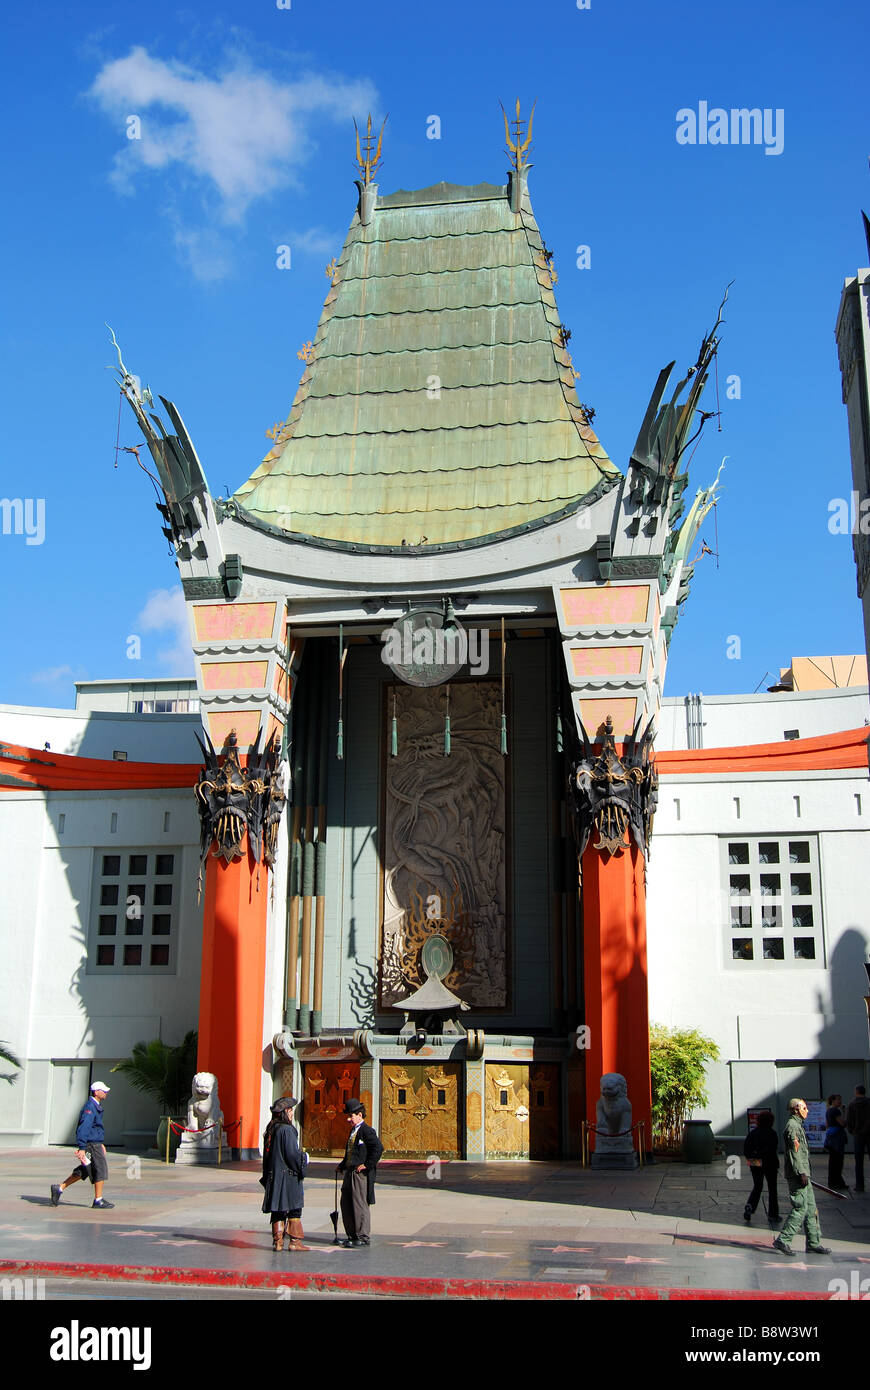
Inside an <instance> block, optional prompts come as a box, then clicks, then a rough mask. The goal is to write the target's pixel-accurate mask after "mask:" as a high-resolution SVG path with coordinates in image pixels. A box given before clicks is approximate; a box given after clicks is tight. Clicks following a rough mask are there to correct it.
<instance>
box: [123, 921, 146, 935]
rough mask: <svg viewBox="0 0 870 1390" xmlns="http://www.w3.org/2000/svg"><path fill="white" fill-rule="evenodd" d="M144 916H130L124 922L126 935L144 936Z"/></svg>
mask: <svg viewBox="0 0 870 1390" xmlns="http://www.w3.org/2000/svg"><path fill="white" fill-rule="evenodd" d="M142 934H143V933H142V918H141V917H128V918H127V920H126V922H125V924H124V935H125V936H142Z"/></svg>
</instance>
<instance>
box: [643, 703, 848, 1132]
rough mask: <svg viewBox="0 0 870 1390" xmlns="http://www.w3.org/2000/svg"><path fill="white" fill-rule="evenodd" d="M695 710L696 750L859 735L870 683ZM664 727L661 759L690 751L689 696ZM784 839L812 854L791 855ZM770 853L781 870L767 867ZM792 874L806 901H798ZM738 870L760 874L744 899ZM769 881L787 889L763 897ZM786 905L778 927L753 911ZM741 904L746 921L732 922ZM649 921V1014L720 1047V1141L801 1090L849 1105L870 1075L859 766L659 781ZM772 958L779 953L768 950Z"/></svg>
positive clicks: (713, 1115) (716, 1104) (715, 1070)
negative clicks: (745, 947) (807, 923)
mask: <svg viewBox="0 0 870 1390" xmlns="http://www.w3.org/2000/svg"><path fill="white" fill-rule="evenodd" d="M702 716H703V719H704V721H705V722H704V725H703V746H704V747H705V748H713V747H716V748H719V747H726V748H727V747H733V746H746V745H752V744H759V743H782V741H783V735H784V733H785V732H786V731H787V730H793V729H796V728H797V729H799V730H800V736H801V738H808V737H816V736H818V735H820V734H823V733H826V732H841V731H845V730H847V729H855V728H859V729H860V728H861V727H862V726H863V725H864V724H865V723H866V722H867V720H868V717H870V705H868V694H867V688H866V687H858V688H852V689H846V690H840V691H831V692H815V691H812V692H806V693H791V692H778V693H775V694H766V695H755V696H719V697H713V698H712V699H708V698H706V697H705V698H704V700H703V702H702ZM661 725H662V731H661V735H660V737H659V739H658V741H657V748H658V751H660V752H661V751H662V750H663V749H665V748H668V747H672V748H685V747H686V745H687V732H686V718H685V702H684V700H682V699H676V700H675V699H669V700H666V701H665V705H664V708H663V710H662V721H661ZM760 846H761V847H764V848H763V849H760V848H759V847H760ZM790 846H792V847H794V852H795V853H796V854H804V853H808V854H809V856H810V860H809V861H808V862H807V863H806V864H804V863H797V862H789V847H790ZM804 846H808V850H804V849H803V847H804ZM729 848H731V849H732V850H733V857H734V858H737V857H739V856H741V855H743V854H744V853H746V851H747V850H748V854H747V863H746V865H742V864H738V863H729V858H731V857H732V856H731V855H729ZM776 854H778V855H779V862H776V863H774V862H769V863H766V864H760V863H759V862H758V860H759V858H760V857H761V856H766V857H767V858H768V859H769V860H771V861H772V860H773V857H774V855H776ZM753 861H754V864H753ZM810 861H811V862H810ZM767 870H769V871H770V873H769V874H768V873H766V872H765V871H767ZM792 875H796V876H797V879H798V882H797V886H798V887H808V888H810V890H811V891H810V893H809V894H807V895H805V896H797V897H796V898H795V899H792V898H791V894H790V884H791V881H792ZM801 875H803V876H804V877H809V878H810V879H811V882H810V883H804V882H803V881H802V879H801ZM741 876H743V877H746V878H750V879H751V881H750V883H749V893H748V894H747V895H745V896H743V897H741V896H740V895H739V892H738V894H735V893H734V892H733V891H732V884H731V879H732V877H733V878H734V879H735V880H737V881H738V888H739V880H740V878H741ZM762 878H767V879H768V883H769V885H770V886H771V887H776V886H778V887H779V888H780V890H781V894H780V895H779V896H774V894H773V892H772V891H771V895H770V897H768V898H766V899H765V898H764V897H762V896H761V888H762ZM777 878H778V879H779V880H780V882H779V884H778V885H777V884H776V882H775V881H776V879H777ZM778 906H779V907H780V909H781V917H780V919H779V920H777V919H775V918H772V919H771V922H770V925H769V926H768V927H764V926H762V925H761V922H760V914H761V913H762V912H764V911H767V912H769V913H774V912H775V911H776V908H777V907H778ZM732 911H734V912H735V913H736V914H738V917H737V920H738V923H739V921H740V920H741V919H740V916H739V914H740V913H741V912H743V913H745V914H746V920H747V922H748V921H749V920H750V917H751V920H752V925H751V926H748V925H747V926H746V928H745V929H744V928H743V927H741V926H739V925H738V926H737V927H735V926H733V925H732V920H731V914H732ZM792 912H795V914H796V915H798V920H810V917H811V919H812V924H813V925H812V927H805V928H797V929H795V928H794V927H793V926H792V924H791V920H790V918H791V914H792ZM800 914H803V916H802V917H801V916H800ZM647 919H648V933H649V978H650V1019H651V1020H652V1021H653V1022H655V1023H663V1024H666V1025H668V1026H670V1027H688V1028H698V1029H699V1030H700V1031H701V1032H702V1033H705V1034H706V1035H707V1036H709V1037H711V1038H712V1039H713V1040H714V1041H715V1042H716V1043H717V1044H718V1046H719V1048H720V1053H721V1060H720V1061H719V1062H718V1063H716V1064H714V1065H712V1066H711V1068H710V1072H709V1078H710V1086H709V1094H710V1105H709V1107H708V1109H707V1111H706V1117H707V1118H709V1119H710V1120H711V1121H712V1123H713V1128H714V1130H715V1131H716V1133H717V1134H721V1135H727V1134H735V1135H742V1134H745V1132H746V1120H745V1112H746V1110H747V1109H748V1108H749V1107H754V1106H758V1105H765V1104H771V1105H774V1106H775V1107H778V1112H777V1113H778V1116H779V1119H780V1121H782V1120H784V1103H785V1102H787V1101H788V1099H789V1098H790V1097H791V1096H792V1095H795V1094H798V1095H801V1094H803V1095H805V1096H806V1098H808V1099H820V1098H822V1097H824V1096H826V1095H827V1094H829V1093H831V1092H837V1091H839V1092H841V1093H842V1094H843V1096H844V1097H845V1098H847V1099H848V1098H849V1097H850V1096H851V1094H852V1089H853V1087H854V1086H855V1085H856V1084H858V1083H862V1082H866V1081H867V1079H868V1077H867V1070H868V1064H867V1059H868V1055H870V1054H868V1020H867V1010H866V1007H865V1004H864V999H863V996H864V995H865V994H866V993H867V991H868V985H867V975H866V972H865V970H864V962H865V961H866V960H867V959H868V946H870V783H868V777H867V773H866V771H865V770H864V769H863V768H857V769H847V770H828V771H802V772H768V773H764V774H760V773H756V772H730V773H721V772H716V773H703V772H702V773H692V774H680V775H677V776H674V775H663V776H662V777H661V781H660V787H659V805H658V812H657V814H656V821H655V830H654V834H653V840H652V853H651V859H650V869H649V888H648V901H647ZM793 937H797V938H798V939H799V940H801V941H806V942H808V943H809V942H811V943H812V945H811V946H808V947H807V949H812V950H813V951H814V953H815V954H814V958H813V959H800V960H799V959H796V958H795V957H794V955H793V954H792V951H791V950H790V942H791V939H792V938H793ZM738 941H743V942H751V944H752V947H753V948H754V949H753V958H752V959H751V960H750V959H745V958H739V959H735V943H736V942H738ZM780 941H782V942H783V943H784V944H783V945H782V946H779V945H778V944H774V943H779V942H780ZM765 942H767V943H771V944H770V945H769V946H767V947H765V944H764V943H765ZM737 949H739V948H737ZM774 950H782V952H783V958H781V959H780V958H776V957H775V955H772V954H768V955H766V954H765V952H766V951H767V952H771V951H774Z"/></svg>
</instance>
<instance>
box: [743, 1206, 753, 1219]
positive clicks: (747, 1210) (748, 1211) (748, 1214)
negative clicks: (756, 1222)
mask: <svg viewBox="0 0 870 1390" xmlns="http://www.w3.org/2000/svg"><path fill="white" fill-rule="evenodd" d="M743 1220H744V1221H747V1222H749V1221H751V1220H752V1208H751V1206H750V1205H749V1203H748V1202H747V1203H746V1206H745V1207H744V1208H743Z"/></svg>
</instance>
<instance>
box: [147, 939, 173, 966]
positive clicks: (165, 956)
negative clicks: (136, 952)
mask: <svg viewBox="0 0 870 1390" xmlns="http://www.w3.org/2000/svg"><path fill="white" fill-rule="evenodd" d="M151 964H152V965H168V964H169V947H168V946H167V945H165V944H164V945H158V946H152V947H151Z"/></svg>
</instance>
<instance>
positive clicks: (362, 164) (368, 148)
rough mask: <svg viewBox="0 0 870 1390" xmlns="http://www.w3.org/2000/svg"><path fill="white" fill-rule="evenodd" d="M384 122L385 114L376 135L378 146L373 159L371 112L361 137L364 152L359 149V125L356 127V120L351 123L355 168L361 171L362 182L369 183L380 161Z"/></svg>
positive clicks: (385, 120) (385, 122)
mask: <svg viewBox="0 0 870 1390" xmlns="http://www.w3.org/2000/svg"><path fill="white" fill-rule="evenodd" d="M386 124H387V117H386V116H385V117H384V119H383V123H382V125H381V130H380V134H379V135H378V147H377V150H376V151H375V156H374V159H373V158H372V144H373V142H374V136H373V135H372V114H371V112H369V119H368V123H367V125H366V133H365V136H364V138H363V145H364V147H365V152H364V153H363V152H362V151H361V150H360V143H359V127H358V125H357V123H356V121H354V123H353V128H354V130H355V131H356V162H357V168H358V169H359V171H360V173H361V174H362V176H363V183H364V184H369V183H371V181H372V174H373V173H374V172H375V170H376V169H377V167H378V165H379V164H380V162H381V144H382V143H383V139H384V126H385V125H386Z"/></svg>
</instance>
